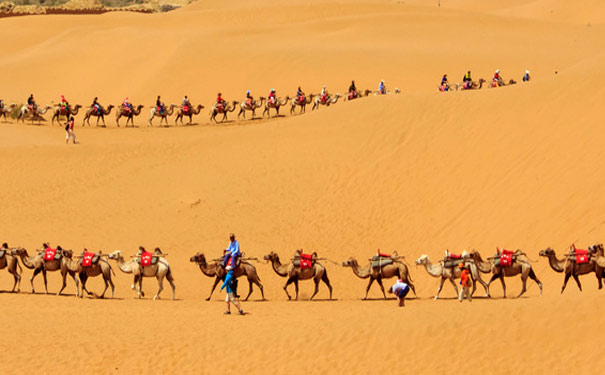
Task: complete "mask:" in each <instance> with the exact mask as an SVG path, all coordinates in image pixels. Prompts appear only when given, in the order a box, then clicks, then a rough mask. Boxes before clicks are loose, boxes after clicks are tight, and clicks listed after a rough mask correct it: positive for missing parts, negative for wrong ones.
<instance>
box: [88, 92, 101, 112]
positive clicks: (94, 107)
mask: <svg viewBox="0 0 605 375" xmlns="http://www.w3.org/2000/svg"><path fill="white" fill-rule="evenodd" d="M98 100H99V98H97V97H96V96H95V98H94V100H93V101H92V104H91V105H90V108H92V111H93V112H94V113H101V105H100V104H99V102H98Z"/></svg>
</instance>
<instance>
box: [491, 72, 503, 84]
mask: <svg viewBox="0 0 605 375" xmlns="http://www.w3.org/2000/svg"><path fill="white" fill-rule="evenodd" d="M492 82H493V86H494V87H495V86H502V84H503V83H504V82H503V81H502V76H500V69H496V72H495V73H494V78H492Z"/></svg>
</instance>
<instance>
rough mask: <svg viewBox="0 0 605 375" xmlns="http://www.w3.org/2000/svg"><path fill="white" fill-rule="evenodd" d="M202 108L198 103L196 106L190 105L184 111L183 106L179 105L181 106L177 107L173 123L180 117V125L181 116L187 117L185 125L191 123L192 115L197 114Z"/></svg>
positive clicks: (176, 122)
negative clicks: (187, 120)
mask: <svg viewBox="0 0 605 375" xmlns="http://www.w3.org/2000/svg"><path fill="white" fill-rule="evenodd" d="M202 109H204V106H203V105H201V104H198V105H197V107H194V106H193V105H191V106H190V107H189V109H188V110H187V111H185V110H184V109H183V106H181V108H179V110H178V112H177V113H176V119H175V120H174V124H175V125H177V124H178V122H179V119H180V120H181V125H183V116H187V117H189V122H188V123H187V125H191V122H192V121H193V115H197V114H199V113H200V112H201V110H202Z"/></svg>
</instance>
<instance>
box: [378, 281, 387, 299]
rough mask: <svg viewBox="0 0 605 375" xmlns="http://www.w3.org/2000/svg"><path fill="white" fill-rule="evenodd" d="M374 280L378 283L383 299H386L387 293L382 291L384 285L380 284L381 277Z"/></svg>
mask: <svg viewBox="0 0 605 375" xmlns="http://www.w3.org/2000/svg"><path fill="white" fill-rule="evenodd" d="M376 281H377V282H378V285H380V289H381V290H382V295H383V296H384V299H385V300H386V299H387V294H386V293H385V292H384V286H383V285H382V277H379V278H377V279H376Z"/></svg>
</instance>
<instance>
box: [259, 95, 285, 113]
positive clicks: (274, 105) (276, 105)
mask: <svg viewBox="0 0 605 375" xmlns="http://www.w3.org/2000/svg"><path fill="white" fill-rule="evenodd" d="M289 100H290V97H289V96H286V98H285V99H284V100H279V99H277V98H276V99H275V101H274V102H271V101H269V100H267V102H265V110H264V111H263V117H265V113H266V114H267V115H269V118H271V108H274V109H275V112H276V114H275V116H277V117H279V107H283V106H285V105H286V104H288V101H289Z"/></svg>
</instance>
